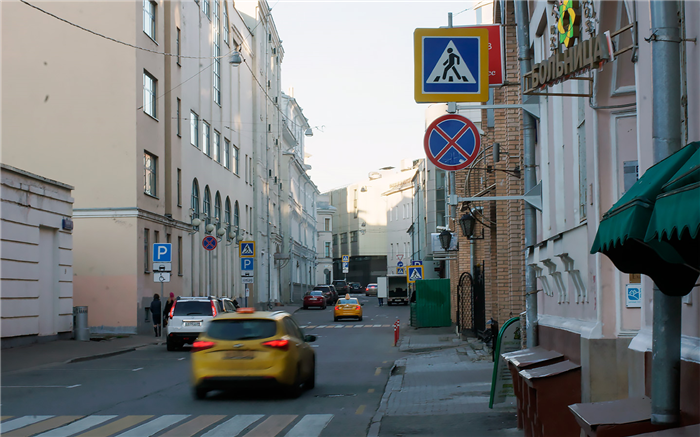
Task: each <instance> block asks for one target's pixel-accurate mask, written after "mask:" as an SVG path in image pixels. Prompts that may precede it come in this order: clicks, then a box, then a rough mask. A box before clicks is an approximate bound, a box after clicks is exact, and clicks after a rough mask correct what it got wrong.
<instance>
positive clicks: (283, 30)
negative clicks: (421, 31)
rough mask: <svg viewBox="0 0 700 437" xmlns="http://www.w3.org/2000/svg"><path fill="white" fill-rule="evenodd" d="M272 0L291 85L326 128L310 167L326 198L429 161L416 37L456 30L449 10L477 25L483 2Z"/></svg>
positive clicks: (312, 144) (457, 20) (459, 21)
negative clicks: (403, 164)
mask: <svg viewBox="0 0 700 437" xmlns="http://www.w3.org/2000/svg"><path fill="white" fill-rule="evenodd" d="M268 1H269V4H270V6H271V7H272V16H273V19H274V21H275V24H276V25H277V30H278V32H279V35H280V38H281V39H282V46H283V48H284V52H285V55H284V60H283V63H282V89H283V90H284V91H285V92H289V89H290V88H291V87H293V88H294V97H295V98H296V99H297V101H298V102H299V104H300V106H301V107H302V108H303V110H304V115H306V118H308V119H309V123H310V124H311V126H316V127H318V128H317V129H316V128H315V129H314V136H313V137H310V138H309V137H307V138H306V152H307V154H310V155H312V156H311V157H310V158H307V160H306V163H307V164H310V165H311V166H312V170H311V171H310V172H309V174H310V175H311V178H312V180H313V181H314V183H315V184H316V185H317V186H318V187H319V189H320V190H321V192H322V193H323V192H327V191H329V190H331V189H334V188H337V187H341V186H344V185H347V184H349V183H352V182H354V181H358V180H361V179H364V178H366V177H367V174H368V173H369V172H371V171H374V170H377V169H378V168H381V167H386V166H393V167H397V168H398V167H399V165H400V161H401V159H402V158H409V159H417V158H425V152H424V151H423V134H424V132H425V109H426V108H427V106H428V105H427V104H417V103H416V102H415V101H414V100H413V31H414V30H415V29H416V28H437V27H441V26H447V14H448V13H449V12H452V13H453V24H454V25H455V26H459V25H462V26H464V25H470V24H474V23H475V22H476V21H475V13H474V11H473V10H471V7H472V6H473V5H474V4H476V3H475V2H470V1H456V2H439V1H417V2H410V1H394V2H389V1H368V2H361V1H345V2H341V1H330V0H327V1H313V2H312V1H306V2H301V1H294V0H279V1H276V0H268ZM466 9H468V10H466ZM465 10H466V11H465Z"/></svg>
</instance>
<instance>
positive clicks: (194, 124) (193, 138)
mask: <svg viewBox="0 0 700 437" xmlns="http://www.w3.org/2000/svg"><path fill="white" fill-rule="evenodd" d="M190 143H191V144H192V145H193V146H195V147H196V148H198V149H199V116H198V115H197V114H195V113H194V111H190Z"/></svg>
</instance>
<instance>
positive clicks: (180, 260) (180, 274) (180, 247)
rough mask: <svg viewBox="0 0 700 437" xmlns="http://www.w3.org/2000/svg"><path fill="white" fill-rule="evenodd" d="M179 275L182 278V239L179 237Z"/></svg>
mask: <svg viewBox="0 0 700 437" xmlns="http://www.w3.org/2000/svg"><path fill="white" fill-rule="evenodd" d="M177 275H178V276H182V237H180V236H178V237H177Z"/></svg>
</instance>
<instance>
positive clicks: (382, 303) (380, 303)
mask: <svg viewBox="0 0 700 437" xmlns="http://www.w3.org/2000/svg"><path fill="white" fill-rule="evenodd" d="M377 300H379V306H384V298H383V297H379V296H377Z"/></svg>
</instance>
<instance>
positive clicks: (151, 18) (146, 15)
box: [143, 0, 156, 41]
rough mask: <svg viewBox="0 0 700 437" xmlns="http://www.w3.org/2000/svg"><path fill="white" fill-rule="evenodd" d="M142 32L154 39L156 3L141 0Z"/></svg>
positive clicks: (149, 0)
mask: <svg viewBox="0 0 700 437" xmlns="http://www.w3.org/2000/svg"><path fill="white" fill-rule="evenodd" d="M143 33H145V34H146V35H148V36H149V37H150V38H151V39H152V40H153V41H155V40H156V3H155V2H153V1H151V0H143Z"/></svg>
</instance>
